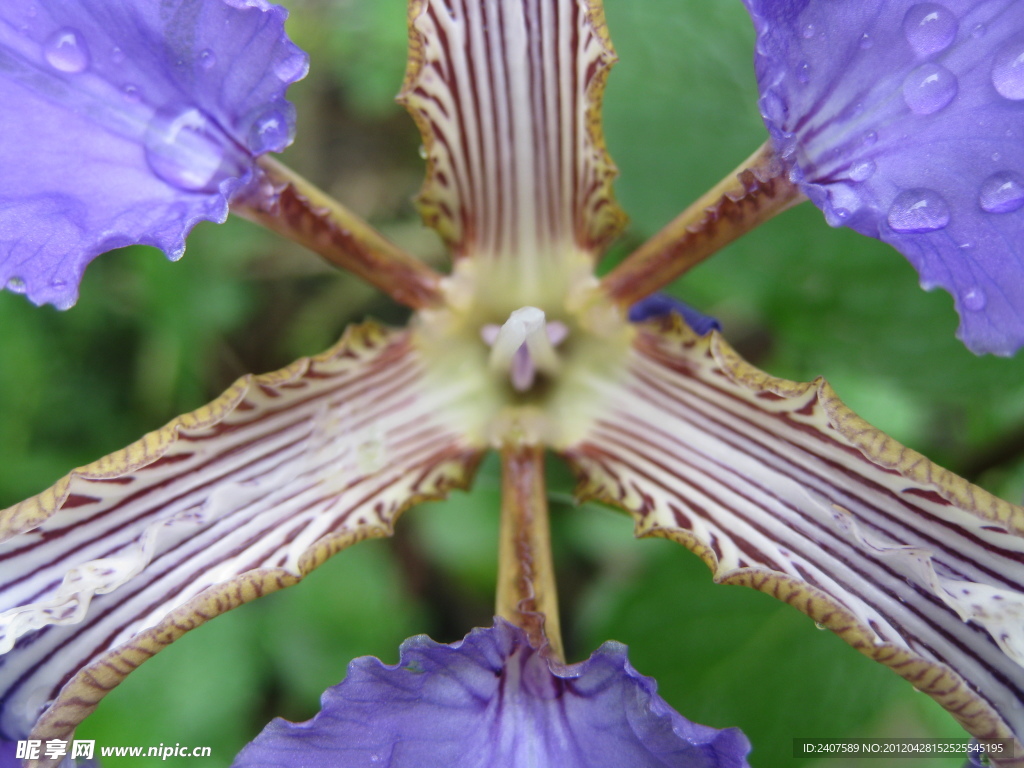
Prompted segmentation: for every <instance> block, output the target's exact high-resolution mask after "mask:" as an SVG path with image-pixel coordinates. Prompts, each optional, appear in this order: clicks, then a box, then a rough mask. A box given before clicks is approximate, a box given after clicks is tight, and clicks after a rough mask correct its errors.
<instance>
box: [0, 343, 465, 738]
mask: <svg viewBox="0 0 1024 768" xmlns="http://www.w3.org/2000/svg"><path fill="white" fill-rule="evenodd" d="M426 376H427V374H426V372H425V369H424V365H423V363H422V360H421V355H420V353H419V352H418V351H417V349H416V347H415V345H414V343H413V342H412V340H411V336H410V334H409V332H407V331H389V330H385V329H383V328H381V327H380V326H376V325H373V324H367V325H363V326H359V327H356V328H353V329H350V331H349V332H348V333H347V334H346V336H345V337H344V338H343V339H342V341H341V342H339V344H338V345H337V346H336V347H335V348H333V349H332V350H329V351H328V352H326V353H324V354H323V355H320V356H318V357H315V358H311V359H304V360H300V361H298V362H297V363H295V364H293V365H292V366H290V367H288V368H285V369H283V370H281V371H278V372H276V373H271V374H267V375H264V376H256V377H245V378H243V379H240V380H239V381H238V382H237V383H236V384H235V385H234V386H233V387H231V389H229V390H228V391H227V392H225V393H224V394H223V395H222V396H221V397H220V398H218V399H217V400H215V401H214V402H213V403H211V404H210V405H208V406H206V407H204V408H201V409H199V410H198V411H195V412H193V413H190V414H187V415H185V416H182V417H179V418H178V419H175V420H174V421H172V422H171V423H170V424H168V425H167V426H166V427H164V428H163V429H161V430H158V431H156V432H153V433H151V434H149V435H147V436H146V437H144V438H143V439H142V440H140V441H139V442H137V443H135V444H133V445H131V446H129V447H128V448H126V449H125V450H123V451H120V452H118V453H116V454H112V455H111V456H108V457H106V458H104V459H101V460H99V461H97V462H95V463H93V464H90V465H88V466H86V467H82V468H80V469H77V470H75V471H73V472H71V474H69V475H68V476H67V477H65V478H64V479H63V480H61V481H60V482H58V483H57V484H56V485H55V486H54V487H53V488H50V489H49V490H47V491H45V492H43V493H42V494H40V495H39V496H37V497H34V498H32V499H29V500H28V501H25V502H22V503H21V504H18V505H17V506H14V507H11V508H10V509H8V510H6V511H4V512H0V539H6V541H4V543H3V544H0V564H2V568H3V573H4V574H5V575H6V576H5V578H6V581H5V583H4V584H2V585H0V610H2V611H3V612H2V613H0V652H3V653H4V655H2V656H0V707H2V708H0V737H3V738H7V739H11V740H15V739H23V738H26V736H27V735H28V734H29V733H30V732H31V733H32V738H39V739H66V738H67V737H68V736H69V735H70V734H71V733H72V732H73V730H74V728H75V726H76V725H77V724H78V723H79V722H80V721H81V720H82V719H83V718H84V717H85V716H86V715H87V714H89V712H90V711H92V709H94V708H95V706H96V704H97V703H98V702H99V700H100V699H101V698H102V697H103V696H104V695H105V694H106V693H107V691H109V690H110V689H111V688H113V687H114V686H115V685H117V684H118V683H119V682H120V681H121V680H122V679H123V678H124V677H125V676H126V675H127V674H128V673H129V672H130V671H131V670H132V669H134V668H135V667H137V666H138V665H139V664H141V663H142V662H144V661H145V660H146V659H148V658H149V657H150V656H152V655H153V654H155V653H156V652H158V651H159V650H161V649H162V648H163V647H165V646H166V645H168V644H169V643H170V642H172V641H173V640H175V639H177V638H178V637H179V636H181V635H182V634H183V633H185V632H187V631H188V630H190V629H192V628H194V627H196V626H198V625H199V624H202V623H203V622H204V621H206V620H207V619H209V618H212V617H213V616H216V615H218V614H220V613H223V612H224V611H227V610H229V609H231V608H234V607H236V606H238V605H240V604H241V603H244V602H247V601H249V600H252V599H255V598H256V597H259V596H260V595H263V594H265V593H267V592H271V591H274V590H277V589H280V588H282V587H286V586H290V585H292V584H295V583H297V582H298V581H299V580H301V579H302V578H303V576H305V575H306V574H307V573H309V572H310V571H311V570H313V569H314V568H315V567H316V566H318V565H319V564H320V563H322V562H323V561H324V560H326V559H327V558H328V557H329V556H331V555H332V554H334V553H336V552H338V551H339V550H341V549H344V548H345V547H347V546H349V545H351V544H353V543H355V542H358V541H361V540H363V539H366V538H371V537H379V536H386V535H389V534H390V533H391V530H392V525H393V523H394V521H395V519H396V518H397V517H398V515H399V514H400V513H401V512H402V511H403V510H404V509H406V508H407V507H408V506H409V505H411V504H413V503H416V502H418V501H421V500H425V499H435V498H440V497H442V496H444V495H445V493H446V492H447V491H448V490H449V489H450V488H453V487H464V486H465V485H466V484H467V483H468V481H469V479H470V477H471V476H472V473H473V470H474V468H475V466H476V463H477V461H478V459H479V456H480V448H479V446H477V445H474V444H472V443H471V441H470V440H469V439H467V438H466V437H464V435H463V433H462V432H461V431H460V430H459V429H458V428H456V427H455V426H453V424H456V423H458V421H459V420H458V419H457V418H455V417H454V416H453V412H454V411H456V410H457V409H458V407H459V403H460V401H462V400H472V399H473V397H474V393H473V392H469V391H466V390H467V387H466V386H460V385H459V384H458V383H456V382H451V383H450V384H449V386H448V387H446V388H445V389H444V390H443V391H436V389H433V388H431V387H429V386H425V384H426V382H425V377H426Z"/></svg>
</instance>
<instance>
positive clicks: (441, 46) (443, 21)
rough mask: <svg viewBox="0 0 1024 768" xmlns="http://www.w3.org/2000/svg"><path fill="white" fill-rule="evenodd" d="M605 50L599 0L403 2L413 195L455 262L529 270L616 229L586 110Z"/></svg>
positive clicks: (597, 95) (606, 173)
mask: <svg viewBox="0 0 1024 768" xmlns="http://www.w3.org/2000/svg"><path fill="white" fill-rule="evenodd" d="M614 58H615V57H614V53H613V52H612V48H611V43H610V41H609V39H608V35H607V30H606V28H605V22H604V14H603V11H602V9H601V5H600V2H599V0H482V1H481V2H471V1H470V0H414V2H412V3H411V8H410V59H409V67H408V72H407V74H406V81H405V86H404V88H403V90H402V95H401V100H402V101H403V102H404V103H405V105H406V106H407V107H408V109H409V110H410V112H411V113H412V115H413V117H414V118H415V120H416V122H417V124H418V125H419V128H420V131H421V133H422V135H423V141H424V145H425V147H426V152H427V159H428V178H427V181H426V183H425V185H424V188H423V191H422V192H421V195H420V199H419V203H420V208H421V211H422V213H423V216H424V219H425V220H426V221H427V223H428V224H429V225H430V226H432V227H434V228H435V229H437V230H438V232H440V233H441V235H442V236H443V237H444V238H445V240H446V241H447V242H448V243H449V244H450V245H451V246H452V248H453V250H454V252H455V254H456V256H466V255H473V256H476V257H483V258H487V259H499V260H500V259H517V260H521V261H524V262H526V263H527V264H530V265H533V266H534V268H535V269H537V270H539V269H543V267H544V265H545V262H546V261H548V260H553V259H564V258H567V257H568V254H572V253H574V252H576V251H579V250H582V251H584V252H586V253H587V254H593V253H595V252H597V251H600V250H601V249H602V248H603V247H604V245H605V244H606V243H607V242H608V241H609V240H610V239H611V238H612V237H614V236H615V235H616V234H617V233H618V231H619V230H620V229H621V227H622V226H623V224H624V216H623V214H622V213H621V211H620V210H619V208H618V206H617V205H616V204H615V203H614V201H613V199H612V195H611V179H612V177H613V176H614V174H615V169H614V166H613V165H612V163H611V160H610V159H609V157H608V155H607V153H606V152H605V146H604V138H603V135H602V132H601V126H600V114H599V109H600V101H601V94H602V92H603V89H604V82H605V78H606V76H607V73H608V68H609V66H610V65H611V63H612V62H613V61H614ZM528 268H529V267H528V266H526V267H524V269H528Z"/></svg>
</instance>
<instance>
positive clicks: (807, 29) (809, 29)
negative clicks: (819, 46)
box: [800, 24, 815, 40]
mask: <svg viewBox="0 0 1024 768" xmlns="http://www.w3.org/2000/svg"><path fill="white" fill-rule="evenodd" d="M814 31H815V30H814V25H813V24H805V25H804V28H803V29H802V30H801V31H800V34H801V35H803V38H804V40H810V39H811V38H812V37H814Z"/></svg>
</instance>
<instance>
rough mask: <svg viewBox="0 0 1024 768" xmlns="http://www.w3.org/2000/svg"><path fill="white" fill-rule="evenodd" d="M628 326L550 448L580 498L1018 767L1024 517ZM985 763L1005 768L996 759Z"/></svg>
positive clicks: (816, 399)
mask: <svg viewBox="0 0 1024 768" xmlns="http://www.w3.org/2000/svg"><path fill="white" fill-rule="evenodd" d="M659 322H660V324H661V327H660V328H658V329H656V328H655V325H654V324H650V325H648V326H646V327H644V328H643V329H642V330H641V331H640V333H639V335H638V337H637V341H636V343H635V345H634V351H633V355H632V359H631V360H630V363H629V375H628V377H627V378H626V380H625V381H624V383H623V384H622V385H621V387H620V389H619V390H618V391H617V393H616V395H615V397H614V399H613V400H614V402H613V404H612V405H611V406H610V408H609V410H608V412H607V413H606V415H604V416H603V417H602V418H600V419H599V420H598V421H597V422H596V423H595V425H594V426H593V427H592V428H591V430H590V431H589V433H588V434H587V435H586V437H585V438H583V439H582V440H581V441H580V442H579V443H578V444H576V445H573V446H569V447H568V448H567V449H565V451H564V453H565V455H566V456H567V458H568V459H569V460H570V462H571V463H572V464H573V466H574V468H575V469H576V471H577V472H578V474H579V476H580V479H581V485H580V494H581V495H582V496H583V497H586V498H597V499H600V500H603V501H606V502H608V503H611V504H614V505H616V506H619V507H622V508H624V509H626V510H628V511H629V512H631V513H632V514H633V516H634V518H635V519H636V524H637V534H638V535H640V536H663V537H666V538H671V539H674V540H676V541H679V542H680V543H682V544H685V545H686V546H687V547H689V548H690V549H692V550H693V551H694V552H696V553H697V554H698V555H700V556H701V557H702V558H703V559H704V561H705V562H706V563H707V564H708V566H709V567H710V568H711V569H712V571H713V572H714V574H715V580H716V581H718V582H720V583H735V584H745V585H747V586H752V587H755V588H757V589H760V590H762V591H765V592H768V593H770V594H773V595H774V596H776V597H778V598H779V599H781V600H784V601H786V602H788V603H790V604H792V605H794V606H796V607H797V608H799V609H800V610H801V611H803V612H804V613H806V614H808V615H809V616H811V617H812V618H814V619H815V620H816V621H818V622H820V623H822V624H824V625H825V626H827V627H829V628H830V629H832V630H833V631H835V632H837V633H838V634H839V635H840V636H841V637H842V638H843V639H844V640H846V641H847V642H848V643H850V644H851V645H852V646H853V647H855V648H856V649H857V650H859V651H861V652H862V653H864V654H866V655H868V656H870V657H872V658H874V659H876V660H877V661H880V662H882V663H884V664H886V665H888V666H889V667H891V668H892V669H894V670H895V671H896V672H897V673H898V674H900V675H902V676H903V677H904V678H906V679H907V680H909V681H911V682H912V683H913V684H914V685H915V686H916V687H917V688H919V689H920V690H922V691H925V692H926V693H928V694H930V695H931V696H933V697H934V698H935V699H936V700H937V701H938V702H939V703H940V704H942V706H944V707H945V708H946V709H948V710H949V711H950V712H951V713H952V714H953V715H954V717H956V718H957V720H959V721H960V722H961V724H963V726H964V727H965V728H966V729H967V730H968V731H970V732H971V733H972V734H973V735H975V736H977V737H979V738H982V739H985V738H1008V737H1011V736H1012V737H1014V738H1016V739H1017V742H1018V743H1017V754H1018V755H1020V756H1021V759H1022V760H1024V750H1022V749H1021V746H1020V744H1021V742H1022V741H1024V739H1022V736H1024V709H1022V708H1021V706H1020V702H1021V700H1024V667H1022V663H1024V628H1022V623H1021V616H1022V615H1024V510H1022V509H1021V508H1019V507H1015V506H1013V505H1011V504H1008V503H1006V502H1003V501H1001V500H999V499H997V498H995V497H993V496H991V495H990V494H988V493H987V492H985V491H983V490H982V489H980V488H977V487H976V486H973V485H971V484H970V483H968V482H967V481H965V480H963V479H961V478H959V477H957V476H955V475H953V474H952V473H950V472H947V471H946V470H943V469H941V468H939V467H937V466H936V465H934V464H932V463H931V462H929V461H928V460H927V459H926V458H924V457H923V456H921V455H920V454H918V453H916V452H914V451H912V450H910V449H907V448H905V447H903V446H901V445H899V444H898V443H896V442H895V441H894V440H892V439H891V438H889V437H887V436H886V435H885V434H883V433H881V432H879V431H878V430H876V429H874V428H873V427H871V426H870V425H869V424H867V423H866V422H864V421H863V420H862V419H860V418H859V417H857V416H856V415H855V414H854V413H853V412H852V411H850V410H849V409H848V408H846V406H844V405H843V404H842V403H841V402H840V401H839V399H838V398H837V396H836V395H835V393H834V392H833V390H832V389H831V387H829V386H828V384H826V383H825V382H824V381H822V380H818V381H815V382H812V383H810V384H797V383H793V382H788V381H784V380H781V379H774V378H772V377H770V376H768V375H767V374H764V373H762V372H761V371H758V370H757V369H755V368H753V367H751V366H750V365H748V364H747V363H745V362H743V361H742V360H740V359H739V358H738V357H737V356H736V354H735V352H733V351H732V350H731V349H730V348H729V347H728V345H726V343H725V342H724V341H723V340H722V339H721V337H720V336H719V335H718V334H717V333H713V334H710V335H708V336H705V337H702V338H698V337H696V336H695V335H694V334H693V332H692V331H690V330H689V329H688V328H686V327H685V326H684V325H683V324H682V323H681V322H679V321H678V319H677V318H674V317H670V318H666V319H665V320H663V321H659ZM999 764H1000V765H1003V764H1005V765H1011V764H1016V763H1014V762H1013V761H1010V762H1006V761H1004V762H1003V763H999Z"/></svg>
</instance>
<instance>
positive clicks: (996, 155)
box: [992, 152, 1003, 163]
mask: <svg viewBox="0 0 1024 768" xmlns="http://www.w3.org/2000/svg"><path fill="white" fill-rule="evenodd" d="M1002 159H1003V153H1002V152H993V153H992V162H994V163H998V162H999V161H1000V160H1002Z"/></svg>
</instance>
